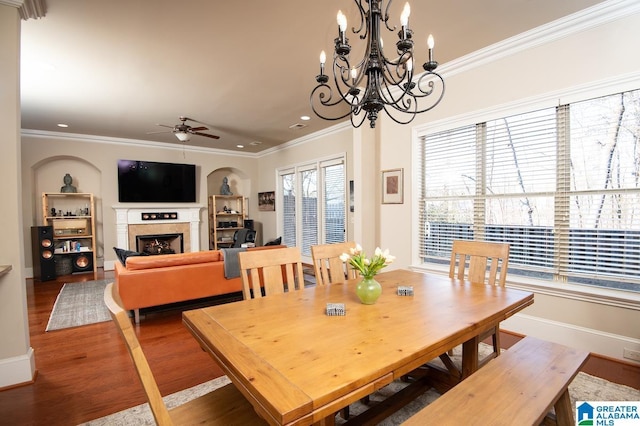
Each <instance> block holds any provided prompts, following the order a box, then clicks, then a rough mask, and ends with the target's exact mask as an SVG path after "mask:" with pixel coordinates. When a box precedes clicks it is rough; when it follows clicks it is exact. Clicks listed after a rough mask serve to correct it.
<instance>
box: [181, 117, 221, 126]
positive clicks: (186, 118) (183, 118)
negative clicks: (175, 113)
mask: <svg viewBox="0 0 640 426" xmlns="http://www.w3.org/2000/svg"><path fill="white" fill-rule="evenodd" d="M180 120H189V121H193V122H196V123H200V124H204V125H207V126H209V127H213V126H212V125H211V124H208V123H205V122H203V121H199V120H195V119H193V118H189V117H185V116H182V117H180Z"/></svg>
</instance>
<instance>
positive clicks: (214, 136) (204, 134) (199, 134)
mask: <svg viewBox="0 0 640 426" xmlns="http://www.w3.org/2000/svg"><path fill="white" fill-rule="evenodd" d="M193 134H194V135H198V136H205V137H207V138H211V139H220V136H216V135H209V134H207V133H200V132H193Z"/></svg>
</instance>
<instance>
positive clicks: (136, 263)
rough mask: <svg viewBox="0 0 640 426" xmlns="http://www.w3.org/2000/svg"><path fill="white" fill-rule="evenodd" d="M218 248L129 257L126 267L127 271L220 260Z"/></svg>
mask: <svg viewBox="0 0 640 426" xmlns="http://www.w3.org/2000/svg"><path fill="white" fill-rule="evenodd" d="M221 261H222V256H221V255H220V251H219V250H210V251H198V252H190V253H177V254H159V255H157V256H145V257H142V256H141V257H130V258H129V259H128V260H127V263H126V267H127V270H129V271H136V270H141V269H153V268H164V267H168V266H182V265H194V264H198V263H209V262H221Z"/></svg>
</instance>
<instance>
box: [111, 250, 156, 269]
mask: <svg viewBox="0 0 640 426" xmlns="http://www.w3.org/2000/svg"><path fill="white" fill-rule="evenodd" d="M113 250H114V251H115V252H116V256H117V257H118V260H120V262H122V264H123V265H126V264H127V259H128V258H129V257H132V256H148V254H147V253H140V252H137V251H131V250H125V249H121V248H118V247H114V248H113Z"/></svg>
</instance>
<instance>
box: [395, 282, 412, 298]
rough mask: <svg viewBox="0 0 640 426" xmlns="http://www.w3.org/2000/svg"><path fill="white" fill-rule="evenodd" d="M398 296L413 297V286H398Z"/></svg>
mask: <svg viewBox="0 0 640 426" xmlns="http://www.w3.org/2000/svg"><path fill="white" fill-rule="evenodd" d="M398 296H413V286H412V285H399V286H398Z"/></svg>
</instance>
